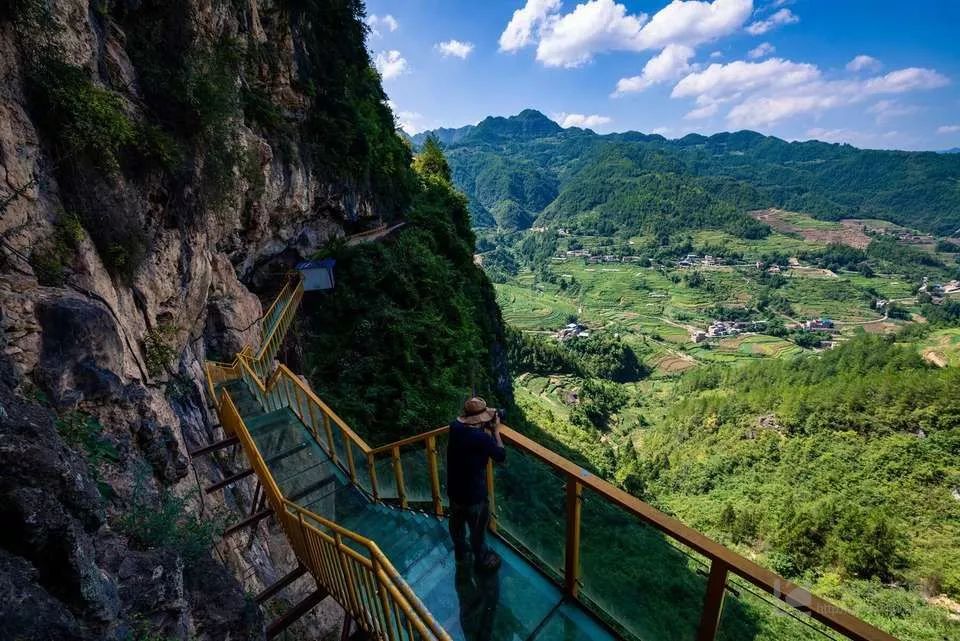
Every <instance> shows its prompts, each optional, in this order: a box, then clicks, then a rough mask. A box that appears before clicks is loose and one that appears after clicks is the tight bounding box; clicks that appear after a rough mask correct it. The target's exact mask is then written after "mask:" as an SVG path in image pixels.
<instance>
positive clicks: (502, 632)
mask: <svg viewBox="0 0 960 641" xmlns="http://www.w3.org/2000/svg"><path fill="white" fill-rule="evenodd" d="M220 390H221V391H226V392H227V393H228V394H229V395H230V397H231V399H232V400H233V402H234V404H235V406H236V407H237V410H238V411H239V413H240V415H241V418H243V420H244V422H245V424H246V426H247V429H248V431H249V432H250V435H251V436H252V437H253V440H254V442H255V443H256V445H257V448H258V449H259V451H260V453H261V455H262V456H263V458H264V461H265V462H266V464H267V466H268V467H269V469H270V472H271V474H272V475H273V478H274V480H275V481H276V483H277V485H278V486H279V488H280V490H281V492H282V493H283V495H284V496H285V497H286V498H287V499H288V500H290V501H294V502H296V503H297V504H299V505H301V506H303V508H305V509H306V510H309V511H310V512H313V513H315V514H317V515H319V516H321V517H325V518H326V519H329V520H331V521H335V522H336V523H338V524H339V525H341V526H343V527H344V528H346V529H349V530H351V531H353V532H356V533H358V534H360V535H362V536H364V537H366V538H368V539H371V540H374V541H377V542H378V543H379V545H380V549H381V550H382V551H383V553H384V554H385V555H386V556H387V557H388V558H389V559H390V561H391V563H392V564H393V566H394V567H395V568H396V569H397V571H398V572H399V574H400V576H401V577H402V578H403V580H404V581H405V582H406V583H407V585H409V586H410V588H411V589H412V590H413V592H414V593H415V594H416V595H417V596H418V597H419V598H420V600H421V601H422V602H423V604H424V606H425V607H426V608H427V609H428V610H429V611H430V612H431V614H432V615H433V617H434V619H435V620H436V621H437V623H438V624H439V625H440V626H442V627H443V629H444V630H446V631H447V633H448V634H449V635H450V637H451V638H452V639H455V640H457V641H460V640H463V641H468V640H469V641H473V640H475V639H489V640H491V641H492V640H499V639H503V640H507V639H530V640H531V641H546V640H549V639H564V640H567V641H579V640H581V639H582V640H583V641H587V640H596V641H605V640H607V639H609V640H613V639H615V637H614V636H613V635H612V634H610V633H609V632H608V631H607V630H605V629H604V628H603V627H602V626H601V625H599V624H598V623H597V622H596V621H594V620H593V619H592V618H591V617H590V616H588V615H586V614H585V613H584V612H581V611H580V608H579V607H578V606H577V605H576V604H574V603H567V602H565V601H564V597H563V593H562V592H561V590H560V589H559V588H558V587H557V586H556V585H554V584H553V583H552V582H551V581H550V580H549V579H547V578H546V577H545V576H544V575H543V574H541V573H540V572H539V571H537V570H535V569H534V568H533V566H532V565H531V564H530V563H529V562H528V561H526V560H525V559H524V558H523V557H521V556H520V555H519V554H517V552H515V551H514V550H513V549H512V548H511V547H510V546H508V545H506V544H504V543H502V542H501V541H499V540H497V539H493V540H492V541H491V547H492V548H493V549H494V550H495V551H496V552H497V553H498V554H500V556H501V557H502V559H503V564H502V566H501V568H500V570H499V572H497V573H495V574H487V575H485V574H482V573H477V572H475V571H474V570H473V569H472V567H471V566H470V565H469V564H462V565H461V566H460V567H458V566H457V564H456V563H455V562H454V559H453V546H452V544H451V542H450V535H449V534H448V532H447V524H446V521H445V520H444V519H441V518H438V517H437V516H435V515H430V514H427V513H423V512H419V511H414V510H404V509H401V508H398V507H394V506H390V505H387V504H384V503H379V502H376V501H374V500H373V499H372V498H371V497H370V495H369V494H367V493H366V492H364V491H363V490H361V489H359V488H358V487H357V486H355V485H353V484H352V483H351V482H350V479H349V477H348V474H347V473H346V472H345V471H344V470H343V469H341V468H340V466H338V465H337V464H335V463H334V462H333V461H332V460H331V459H330V457H329V456H328V455H327V453H326V451H325V450H324V449H323V448H321V447H320V446H319V445H318V444H317V442H316V441H315V440H314V438H313V436H312V434H311V433H310V430H309V429H308V428H307V427H306V426H305V425H304V424H303V423H302V422H301V421H300V419H299V418H298V417H297V416H296V415H295V414H294V413H293V412H292V411H291V410H290V409H289V408H283V409H279V410H274V411H271V412H268V413H264V411H263V409H262V408H261V407H260V404H259V402H258V401H257V399H256V398H255V397H254V396H253V395H252V394H251V393H250V391H249V390H248V389H247V386H246V384H245V383H243V382H242V381H232V382H230V383H227V384H225V385H222V386H221V388H220Z"/></svg>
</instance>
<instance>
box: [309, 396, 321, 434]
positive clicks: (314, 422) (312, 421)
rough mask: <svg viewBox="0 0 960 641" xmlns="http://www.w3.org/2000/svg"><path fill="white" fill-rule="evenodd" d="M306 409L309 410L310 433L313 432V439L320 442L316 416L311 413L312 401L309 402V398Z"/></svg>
mask: <svg viewBox="0 0 960 641" xmlns="http://www.w3.org/2000/svg"><path fill="white" fill-rule="evenodd" d="M307 410H308V411H309V412H310V433H311V434H313V440H315V441H317V442H318V443H319V442H320V437H318V436H317V417H316V415H315V414H314V413H313V403H311V402H310V399H309V398H308V399H307Z"/></svg>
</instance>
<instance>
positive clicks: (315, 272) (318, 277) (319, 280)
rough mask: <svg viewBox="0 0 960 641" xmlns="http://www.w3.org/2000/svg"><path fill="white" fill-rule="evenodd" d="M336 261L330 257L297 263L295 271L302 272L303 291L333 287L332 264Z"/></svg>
mask: <svg viewBox="0 0 960 641" xmlns="http://www.w3.org/2000/svg"><path fill="white" fill-rule="evenodd" d="M336 263H337V261H335V260H334V259H332V258H327V259H324V260H308V261H304V262H302V263H297V271H299V272H300V273H301V274H303V291H305V292H314V291H322V290H326V289H333V266H334V265H336Z"/></svg>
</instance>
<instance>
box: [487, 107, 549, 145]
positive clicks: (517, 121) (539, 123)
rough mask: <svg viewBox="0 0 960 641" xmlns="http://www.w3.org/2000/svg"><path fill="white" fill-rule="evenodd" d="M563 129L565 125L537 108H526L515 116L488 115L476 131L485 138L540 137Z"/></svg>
mask: <svg viewBox="0 0 960 641" xmlns="http://www.w3.org/2000/svg"><path fill="white" fill-rule="evenodd" d="M560 131H563V127H561V126H560V125H558V124H557V123H555V122H554V121H552V120H550V119H549V118H547V117H546V116H545V115H543V114H542V113H541V112H539V111H537V110H536V109H524V110H523V111H521V112H520V113H518V114H517V115H515V116H508V117H506V118H504V117H503V116H487V117H486V118H484V119H483V120H482V121H480V124H478V125H477V127H476V130H475V131H474V134H475V135H480V136H482V137H483V138H485V139H488V140H490V139H491V138H540V137H543V136H550V135H553V134H555V133H558V132H560Z"/></svg>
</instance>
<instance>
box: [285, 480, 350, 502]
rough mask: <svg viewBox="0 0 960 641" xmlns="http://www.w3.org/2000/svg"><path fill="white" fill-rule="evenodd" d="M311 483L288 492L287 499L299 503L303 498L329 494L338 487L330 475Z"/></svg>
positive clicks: (337, 483) (336, 481)
mask: <svg viewBox="0 0 960 641" xmlns="http://www.w3.org/2000/svg"><path fill="white" fill-rule="evenodd" d="M311 480H312V482H310V483H304V486H303V487H301V488H299V489H298V490H296V491H293V492H290V493H289V494H288V495H287V498H288V499H289V500H291V501H293V502H294V503H300V501H301V500H303V499H304V498H305V497H308V496H312V495H314V494H318V493H319V494H321V495H325V494H329V493H330V492H333V491H335V490H336V489H337V488H338V487H340V485H339V482H338V480H337V477H336V475H334V474H330V475H328V476H323V477H320V478H314V479H311Z"/></svg>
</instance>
